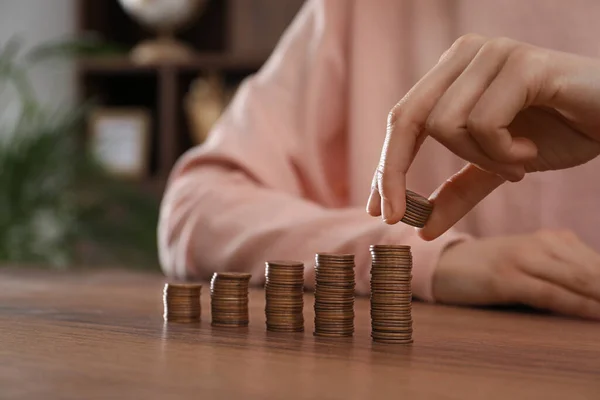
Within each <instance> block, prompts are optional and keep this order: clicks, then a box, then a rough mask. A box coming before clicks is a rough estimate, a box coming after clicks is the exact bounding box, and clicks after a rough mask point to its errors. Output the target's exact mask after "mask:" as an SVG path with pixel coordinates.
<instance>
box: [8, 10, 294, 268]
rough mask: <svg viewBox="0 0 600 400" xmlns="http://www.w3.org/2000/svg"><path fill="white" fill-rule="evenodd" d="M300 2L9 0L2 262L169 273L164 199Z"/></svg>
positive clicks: (268, 52)
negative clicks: (161, 221)
mask: <svg viewBox="0 0 600 400" xmlns="http://www.w3.org/2000/svg"><path fill="white" fill-rule="evenodd" d="M302 2H303V1H302V0H277V1H274V0H0V266H12V267H15V266H18V267H22V268H27V267H30V266H37V267H39V266H43V267H48V268H60V269H66V268H84V267H95V266H99V265H101V266H117V267H129V268H145V269H149V270H157V271H158V270H159V265H158V258H157V253H156V223H157V219H158V207H159V204H160V199H161V196H162V192H163V189H164V186H165V183H166V179H167V177H168V174H169V172H170V170H171V168H172V167H173V164H174V163H175V161H176V160H177V158H178V157H179V156H180V155H181V154H182V153H183V152H185V151H186V150H187V149H189V148H190V147H192V146H195V145H199V144H201V143H202V142H203V141H204V140H205V139H206V136H207V135H208V132H209V130H210V127H211V125H212V124H213V123H214V122H215V120H216V119H217V118H218V117H219V115H220V114H221V113H222V111H223V109H224V108H225V107H226V106H227V103H228V102H229V100H230V98H231V96H232V95H233V93H235V90H236V88H237V86H238V85H239V83H240V82H241V80H242V79H244V77H246V76H247V75H248V74H251V73H253V72H255V71H257V70H258V69H259V68H260V67H261V65H262V64H263V63H264V62H265V61H266V59H267V57H268V55H269V54H270V52H271V50H272V49H273V48H274V47H275V45H276V43H277V41H278V39H279V37H280V36H281V34H282V33H283V31H284V30H285V28H286V26H287V25H288V24H289V23H290V22H291V20H292V19H293V18H294V15H295V14H296V13H297V11H298V10H299V8H300V7H301V5H302Z"/></svg>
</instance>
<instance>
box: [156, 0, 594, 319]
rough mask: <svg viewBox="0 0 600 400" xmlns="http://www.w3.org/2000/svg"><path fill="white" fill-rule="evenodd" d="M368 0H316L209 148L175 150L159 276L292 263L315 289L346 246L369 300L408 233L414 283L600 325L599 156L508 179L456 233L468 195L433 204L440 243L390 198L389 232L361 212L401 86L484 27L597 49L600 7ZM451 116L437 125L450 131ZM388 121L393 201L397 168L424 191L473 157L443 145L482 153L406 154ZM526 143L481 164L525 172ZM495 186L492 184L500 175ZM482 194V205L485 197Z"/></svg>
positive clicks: (542, 42) (434, 144) (548, 43)
mask: <svg viewBox="0 0 600 400" xmlns="http://www.w3.org/2000/svg"><path fill="white" fill-rule="evenodd" d="M376 3H377V4H376V5H375V3H374V2H373V1H369V0H355V1H336V0H329V1H327V0H312V1H308V2H307V3H306V4H305V6H304V7H303V9H302V10H301V11H300V13H299V14H298V16H297V18H296V20H295V21H294V23H293V24H292V25H291V26H290V28H289V29H288V31H287V32H286V34H285V35H284V36H283V38H282V39H281V41H280V43H279V45H278V46H277V49H276V50H275V52H274V53H273V55H272V57H271V58H270V59H269V61H268V62H267V63H266V65H265V66H264V67H263V68H262V69H261V71H260V72H259V73H258V74H256V75H255V76H253V77H251V78H250V79H248V80H247V81H245V82H244V84H243V85H242V86H241V88H240V89H239V91H238V93H237V95H236V97H235V99H234V100H233V102H232V104H231V106H230V108H229V109H228V111H227V112H226V114H225V115H224V116H223V118H222V119H221V120H220V121H219V123H218V124H217V125H216V126H215V128H214V130H213V132H212V133H211V137H210V139H209V141H208V142H207V143H206V144H205V145H203V146H201V147H198V148H195V149H192V150H191V151H190V152H188V153H187V154H185V155H184V156H183V157H182V158H181V159H180V160H179V162H178V164H177V165H176V167H175V168H174V171H173V173H172V176H171V180H170V183H169V187H168V189H167V192H166V194H165V198H164V201H163V205H162V210H161V220H160V225H159V245H160V255H161V262H162V265H163V268H164V271H165V273H166V274H168V275H174V276H180V277H181V276H203V277H206V276H208V275H209V274H210V273H212V272H214V271H223V270H244V271H250V272H252V273H253V277H254V278H253V279H254V281H255V282H261V281H262V280H263V279H264V278H263V277H264V270H263V268H264V261H265V260H267V259H281V258H285V259H297V260H302V261H304V262H305V265H306V266H307V274H306V275H307V279H306V282H307V284H308V285H311V284H312V281H313V279H314V278H313V276H312V274H311V273H312V260H313V257H314V254H315V253H316V252H322V251H335V252H350V253H354V254H356V264H357V269H356V278H357V290H358V291H359V292H360V293H366V292H367V291H368V282H369V254H368V246H369V245H370V244H374V243H379V244H383V243H403V244H409V245H411V246H412V252H413V258H414V261H413V293H414V294H415V296H417V297H418V298H420V299H422V300H426V301H441V302H446V303H451V304H498V303H525V304H529V305H532V306H535V307H539V308H544V309H549V310H552V311H556V312H560V313H566V314H570V315H579V316H583V317H589V318H600V285H599V284H596V283H595V282H600V279H596V278H597V276H598V275H600V255H599V254H597V253H596V251H595V250H594V248H596V249H599V248H600V236H599V235H597V234H596V233H595V231H594V229H593V227H594V226H595V225H596V223H598V222H600V214H599V215H596V214H594V213H593V211H594V210H595V208H596V204H595V203H596V199H597V197H596V194H597V193H598V191H597V190H594V188H593V186H591V185H590V184H589V182H593V179H594V176H595V171H596V170H597V169H598V165H597V163H598V162H599V161H598V160H595V161H592V162H589V163H587V164H586V165H584V166H582V167H579V168H577V169H576V170H567V171H556V172H547V173H545V174H534V175H531V176H527V178H526V179H524V180H522V182H519V183H514V184H506V185H501V186H499V187H498V188H497V189H496V190H495V191H494V192H493V193H491V194H490V195H489V196H488V197H487V198H486V199H485V200H484V201H482V202H481V203H480V204H479V205H478V206H477V207H476V208H475V209H474V210H473V211H472V212H470V213H468V214H467V215H466V216H465V217H464V218H463V219H462V220H461V221H460V222H459V223H457V224H456V225H455V226H454V227H453V228H451V229H448V230H446V228H447V227H448V226H449V225H451V224H452V223H453V222H455V221H456V220H457V219H459V218H460V216H461V213H462V214H464V212H463V211H464V210H466V209H467V208H468V207H462V208H461V209H460V210H458V211H457V210H455V209H454V210H453V209H452V207H456V204H460V203H456V202H453V201H451V199H450V201H446V202H444V201H438V200H440V199H438V200H436V209H437V210H436V213H435V214H434V215H433V216H432V223H431V224H428V227H427V228H426V229H429V231H427V230H426V231H425V232H424V234H423V235H424V236H425V237H426V238H427V239H433V238H434V237H435V240H429V241H424V240H422V239H421V238H420V237H419V236H418V234H417V233H416V232H415V231H414V230H413V229H412V228H410V227H408V226H404V225H403V224H395V222H397V220H398V219H399V217H401V215H402V213H403V207H404V205H403V204H399V203H398V204H394V205H395V206H396V207H395V209H394V210H393V212H392V213H391V214H390V213H388V215H386V220H387V222H388V224H385V223H383V222H381V220H380V219H378V218H371V217H369V216H368V215H367V213H365V210H364V204H365V199H366V197H367V194H368V193H369V189H370V185H371V181H372V178H373V167H374V166H375V165H377V160H378V159H380V153H381V143H382V142H383V141H384V137H385V134H386V133H385V132H386V119H387V115H388V112H389V110H390V109H392V107H394V105H395V104H396V103H397V102H398V101H399V100H400V99H403V98H404V99H406V98H408V100H411V104H421V106H422V104H423V103H422V102H421V103H419V102H415V101H414V96H413V98H411V97H410V95H409V96H408V97H405V95H406V94H407V92H409V89H411V87H412V86H413V85H414V84H415V82H417V81H418V80H419V78H421V77H422V76H424V75H425V74H426V73H427V71H428V70H429V69H432V68H434V69H435V67H436V65H439V64H438V59H439V58H440V55H441V54H442V53H444V52H445V51H446V49H448V48H449V47H450V45H451V44H452V42H453V41H454V39H455V38H457V37H460V36H462V35H463V34H465V33H468V32H479V33H481V34H482V35H486V36H488V37H498V36H510V37H511V38H513V39H514V40H520V41H525V42H528V43H531V44H533V45H538V46H544V47H548V48H553V49H556V50H563V51H570V52H572V53H578V54H581V55H587V56H592V57H593V56H598V55H599V54H598V52H599V51H600V49H599V48H598V46H597V45H596V38H597V37H598V36H599V35H598V33H600V27H598V26H597V24H596V21H595V20H594V16H595V15H599V14H600V4H598V3H597V2H595V1H593V0H579V1H572V2H570V3H569V4H568V5H567V4H566V3H564V2H562V1H560V0H554V1H547V0H535V1H534V0H532V1H528V2H522V1H518V0H507V1H503V2H495V1H481V0H462V1H459V0H456V1H435V0H431V1H429V0H412V1H410V0H407V1H402V2H399V1H397V0H380V1H378V2H376ZM523 3H525V4H523ZM467 38H472V37H469V36H468V37H467ZM485 40H487V39H485ZM464 41H465V40H463V42H464ZM450 55H452V52H450ZM446 58H448V57H446ZM421 82H423V81H421ZM417 87H418V85H417ZM410 93H414V92H409V94H410ZM425 97H427V96H425ZM434 97H435V96H434ZM438 97H439V96H438ZM450 103H451V104H452V101H450ZM403 104H404V103H403V102H401V103H400V105H399V106H398V107H396V108H394V110H396V111H395V112H393V113H392V114H391V115H392V116H393V118H392V122H394V123H396V122H397V121H403V119H402V115H398V114H399V113H398V111H400V113H401V111H402V110H403V107H402V105H403ZM425 108H427V107H425ZM425 120H427V119H426V118H425ZM443 126H445V125H444V124H442V126H441V127H440V126H439V124H438V125H436V124H433V123H430V127H431V128H433V129H434V130H435V129H438V130H439V131H440V132H442V131H443V132H446V130H447V129H445V128H444V127H443ZM392 127H393V128H394V129H392V130H391V131H390V135H388V139H389V140H388V142H386V143H388V145H387V146H384V151H383V155H384V156H386V157H382V160H381V161H383V162H382V163H381V166H382V167H383V168H382V169H379V171H382V172H384V171H385V173H384V174H383V175H381V174H376V175H375V176H376V179H375V182H376V183H379V182H386V181H391V182H394V181H396V183H395V184H392V185H391V186H390V187H391V189H392V191H391V195H392V196H397V197H394V198H402V196H399V194H398V193H402V191H403V190H404V180H403V178H404V177H405V182H406V186H408V187H410V188H411V189H413V190H415V191H417V192H420V193H423V194H429V193H431V192H433V191H434V190H435V189H436V188H437V187H438V186H439V185H440V184H441V183H443V182H444V181H445V180H446V179H447V177H448V176H450V175H452V174H453V173H455V172H456V171H458V170H460V169H461V168H462V167H463V166H464V161H463V160H462V159H461V158H459V157H458V156H456V155H454V154H452V153H451V152H450V151H448V149H446V148H444V146H443V145H446V146H448V148H449V149H450V150H452V151H454V152H456V153H457V154H458V155H460V156H461V157H464V158H466V159H467V160H469V161H473V162H477V160H475V159H470V157H471V156H472V155H473V154H471V153H467V154H465V153H464V151H463V152H461V151H460V149H461V147H462V145H454V146H453V145H452V144H449V143H448V141H444V140H443V139H442V140H440V139H441V138H442V136H443V135H435V134H434V135H433V136H434V138H436V139H438V141H434V140H428V141H424V143H423V144H422V145H421V146H418V147H419V148H418V153H416V155H414V160H412V158H413V153H414V150H415V147H414V146H412V147H411V146H410V143H408V142H406V138H407V137H408V136H407V134H406V132H407V130H406V129H405V128H406V127H405V126H400V127H399V126H398V125H397V124H392ZM396 128H397V129H396ZM421 137H422V138H424V137H425V136H421ZM392 138H394V139H392ZM396 138H400V139H396ZM463 139H464V138H463ZM440 142H441V143H443V145H442V144H441V143H440ZM463 142H464V140H463ZM591 142H593V141H591ZM403 143H404V145H403ZM407 143H408V145H409V147H406V144H407ZM523 143H525V142H523ZM594 143H595V142H594ZM413 144H414V143H413ZM403 146H404V147H403ZM522 146H523V148H524V150H520V151H521V153H518V154H516V156H518V157H516V158H515V159H510V160H508V161H506V160H504V161H503V162H504V164H503V162H500V161H498V162H496V163H495V164H494V163H492V162H490V163H488V164H485V165H479V164H478V165H479V166H480V167H482V168H487V170H488V171H490V172H494V173H495V174H491V175H493V176H494V177H496V174H501V175H502V174H504V175H502V176H503V177H504V178H509V179H511V180H518V179H519V178H520V177H521V176H520V174H521V172H522V169H523V168H524V167H522V166H521V167H519V166H518V165H517V167H515V166H514V165H512V164H515V163H516V162H521V163H525V162H527V160H531V159H532V158H533V157H535V156H536V155H537V153H536V154H533V153H534V151H533V150H532V149H533V146H531V147H527V146H529V145H528V144H527V143H525V144H522ZM390 150H391V151H390ZM536 151H537V150H536ZM479 156H481V155H479ZM402 157H404V158H402ZM392 160H396V161H395V164H394V162H392ZM398 160H400V161H398ZM402 160H404V163H402ZM409 161H412V163H410V170H408V165H409ZM492 161H493V160H492ZM505 164H510V165H508V166H507V165H505ZM389 167H391V168H389ZM401 167H403V168H404V169H402V168H401ZM394 168H397V169H396V170H394ZM519 168H521V169H519ZM390 171H391V174H390V173H388V172H390ZM468 171H472V169H468ZM476 171H481V170H480V169H476ZM405 173H406V176H405ZM478 173H479V172H478ZM383 176H388V177H389V178H388V177H386V178H385V179H383ZM464 176H467V177H468V176H471V175H469V174H466V175H464ZM380 177H381V178H382V179H380ZM494 179H499V178H494ZM494 179H489V180H487V182H488V183H490V182H491V183H490V184H494V182H496V181H495V180H494ZM463 181H464V180H463ZM496 186H498V185H497V184H496ZM375 187H378V186H377V185H375ZM378 188H379V187H378ZM484 189H486V188H484ZM374 192H376V193H374V194H372V196H371V201H370V202H369V212H370V213H371V214H372V215H378V214H379V213H380V211H382V210H380V209H379V208H380V207H381V204H382V201H380V200H381V199H380V198H378V197H377V196H379V195H380V194H381V193H379V191H374ZM381 192H384V193H383V194H384V195H383V198H384V199H385V198H389V196H388V195H386V194H385V190H381ZM471 192H472V191H471ZM483 192H485V193H484V194H481V193H479V195H480V196H479V197H480V198H481V197H483V196H485V195H487V194H488V193H489V192H490V190H483ZM442 193H452V191H448V190H446V191H445V192H444V191H443V192H442ZM454 193H456V191H454ZM380 197H381V196H380ZM396 202H398V200H396ZM471 203H473V202H471ZM452 204H454V206H453V205H452ZM461 210H463V211H461ZM384 212H385V207H384ZM465 212H466V211H465ZM436 220H441V221H442V222H441V223H436ZM555 228H561V231H554V230H552V229H555ZM540 229H544V230H542V231H540ZM564 229H566V230H567V231H564ZM441 231H445V232H444V233H443V234H442V235H439V233H440V232H441ZM428 232H429V233H428ZM428 235H429V236H428ZM438 236H439V237H438ZM584 242H585V243H588V244H584Z"/></svg>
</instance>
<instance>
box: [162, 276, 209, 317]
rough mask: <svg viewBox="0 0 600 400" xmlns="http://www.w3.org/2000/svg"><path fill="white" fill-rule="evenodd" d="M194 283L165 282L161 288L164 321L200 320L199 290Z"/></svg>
mask: <svg viewBox="0 0 600 400" xmlns="http://www.w3.org/2000/svg"><path fill="white" fill-rule="evenodd" d="M201 290H202V285H200V284H195V283H166V284H165V287H164V289H163V304H164V314H163V317H164V319H165V321H169V322H197V321H199V320H200V291H201Z"/></svg>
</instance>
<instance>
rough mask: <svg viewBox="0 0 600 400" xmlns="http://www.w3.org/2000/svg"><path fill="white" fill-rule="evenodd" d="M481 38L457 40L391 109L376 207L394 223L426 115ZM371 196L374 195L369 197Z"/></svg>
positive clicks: (402, 207)
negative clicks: (379, 200) (379, 202)
mask: <svg viewBox="0 0 600 400" xmlns="http://www.w3.org/2000/svg"><path fill="white" fill-rule="evenodd" d="M485 40H486V39H485V38H483V37H481V36H476V35H468V36H465V37H463V38H461V40H458V41H457V42H456V43H455V44H454V45H453V46H452V48H451V49H450V51H449V52H448V53H447V54H446V55H445V56H444V57H442V58H441V59H440V62H439V63H438V64H437V65H436V66H435V67H434V68H433V69H432V70H431V71H429V72H428V73H427V74H426V75H425V76H424V77H423V79H421V80H420V81H419V82H418V83H417V84H416V85H415V86H414V87H413V88H412V90H411V91H410V92H409V93H408V94H407V95H406V96H405V97H404V98H403V99H402V100H401V101H400V102H399V103H398V104H397V105H396V106H395V107H394V108H393V109H392V111H391V112H390V114H389V117H388V127H387V133H386V139H385V143H384V146H383V150H382V154H381V159H380V162H379V167H378V171H377V172H376V174H378V178H377V180H378V186H377V189H378V191H379V195H380V197H381V204H380V209H377V207H376V206H375V205H373V207H372V208H370V213H371V212H372V213H371V215H374V216H376V215H377V214H378V212H380V211H381V213H382V215H383V219H384V220H385V221H386V222H387V223H390V224H394V223H397V222H398V221H399V220H400V219H401V218H402V216H403V215H404V211H405V197H404V196H405V191H406V184H405V176H406V172H407V171H408V168H409V167H410V164H411V162H412V160H413V158H414V154H415V150H416V147H417V145H418V143H419V142H422V141H423V135H424V134H425V133H424V127H425V123H426V121H427V118H428V116H429V114H430V112H431V110H432V109H433V107H434V106H435V104H436V102H437V100H438V99H439V98H440V97H441V96H442V95H443V94H444V92H445V91H446V90H447V89H448V87H449V86H450V85H451V84H452V82H454V80H455V79H456V78H457V77H458V76H459V75H460V74H461V73H462V71H463V70H464V69H465V68H466V67H467V66H468V65H469V63H470V62H471V60H472V59H473V57H475V55H476V54H477V52H478V51H479V48H480V47H481V46H482V45H483V43H484V42H485ZM371 197H375V196H371Z"/></svg>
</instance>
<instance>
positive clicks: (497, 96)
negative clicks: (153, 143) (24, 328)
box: [367, 35, 600, 240]
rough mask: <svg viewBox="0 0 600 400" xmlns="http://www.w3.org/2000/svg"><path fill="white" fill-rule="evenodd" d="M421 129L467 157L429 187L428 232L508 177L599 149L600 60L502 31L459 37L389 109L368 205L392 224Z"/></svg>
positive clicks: (582, 158) (572, 162) (581, 159)
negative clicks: (514, 37)
mask: <svg viewBox="0 0 600 400" xmlns="http://www.w3.org/2000/svg"><path fill="white" fill-rule="evenodd" d="M427 136H432V137H433V138H434V139H436V140H437V141H439V142H440V143H441V144H443V145H444V146H446V147H447V148H448V149H449V150H450V151H452V152H454V153H455V154H456V155H458V156H459V157H462V158H463V159H465V160H467V161H469V162H470V164H468V165H467V166H466V167H465V168H464V169H463V170H461V171H460V172H458V173H457V174H456V175H454V176H453V177H451V178H450V179H448V181H447V182H446V183H444V184H443V185H442V186H441V187H440V188H439V189H438V190H437V191H436V193H434V194H433V195H432V197H431V200H432V201H433V202H434V203H435V209H434V211H433V213H432V215H431V217H430V219H429V221H428V223H427V225H426V226H425V227H424V228H423V229H422V230H421V232H420V234H421V236H422V237H423V238H424V239H427V240H431V239H434V238H436V237H438V236H439V235H440V234H442V233H443V232H444V231H446V230H447V229H448V228H450V227H451V226H452V225H453V224H454V223H456V222H457V221H458V220H459V219H460V218H462V217H463V216H464V215H465V214H466V213H467V212H468V211H469V210H470V209H471V208H473V207H474V206H475V205H476V204H477V203H478V202H479V201H481V200H482V199H483V198H484V197H485V196H487V195H488V194H489V193H491V192H492V191H493V190H494V189H496V188H497V187H498V186H499V185H501V184H502V183H504V182H505V181H506V180H509V181H513V182H515V181H519V180H521V179H522V178H523V176H524V175H525V173H526V172H533V171H547V170H555V169H564V168H570V167H574V166H576V165H580V164H583V163H585V162H587V161H589V160H591V159H593V158H595V157H596V156H598V154H600V62H599V61H597V60H593V59H588V58H584V57H579V56H576V55H571V54H566V53H561V52H556V51H551V50H547V49H542V48H539V47H535V46H531V45H528V44H525V43H520V42H517V41H514V40H510V39H505V38H500V39H488V38H485V37H482V36H478V35H467V36H464V37H462V38H460V39H459V40H457V41H456V42H455V43H454V45H453V46H452V47H451V48H450V49H449V50H448V51H447V52H446V53H445V54H444V55H443V56H442V57H441V59H440V60H439V62H438V64H437V65H436V66H435V67H434V68H433V69H432V70H431V71H429V72H428V73H427V74H426V75H425V76H424V77H423V78H422V79H421V80H420V81H419V82H418V83H417V84H416V85H415V86H414V87H413V88H412V90H411V91H410V92H409V93H408V94H407V95H406V96H405V97H404V98H403V99H402V100H400V102H398V104H396V106H395V107H394V108H393V109H392V111H391V112H390V114H389V119H388V130H387V136H386V140H385V143H384V145H383V150H382V154H381V160H380V162H379V166H378V168H377V170H376V172H375V174H374V177H373V185H372V190H371V195H370V197H369V202H368V205H367V211H368V212H369V214H371V215H373V216H379V215H381V214H383V218H384V220H385V221H386V222H387V223H389V224H394V223H397V222H398V221H399V220H400V219H401V218H402V216H403V215H404V211H405V195H404V193H405V189H406V187H405V175H406V173H407V171H408V169H409V167H410V164H411V163H412V160H413V159H414V157H415V155H416V153H417V151H418V150H419V147H420V145H421V144H422V143H423V141H424V140H425V138H426V137H427ZM432 162H435V160H432ZM599 173H600V171H599Z"/></svg>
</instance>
